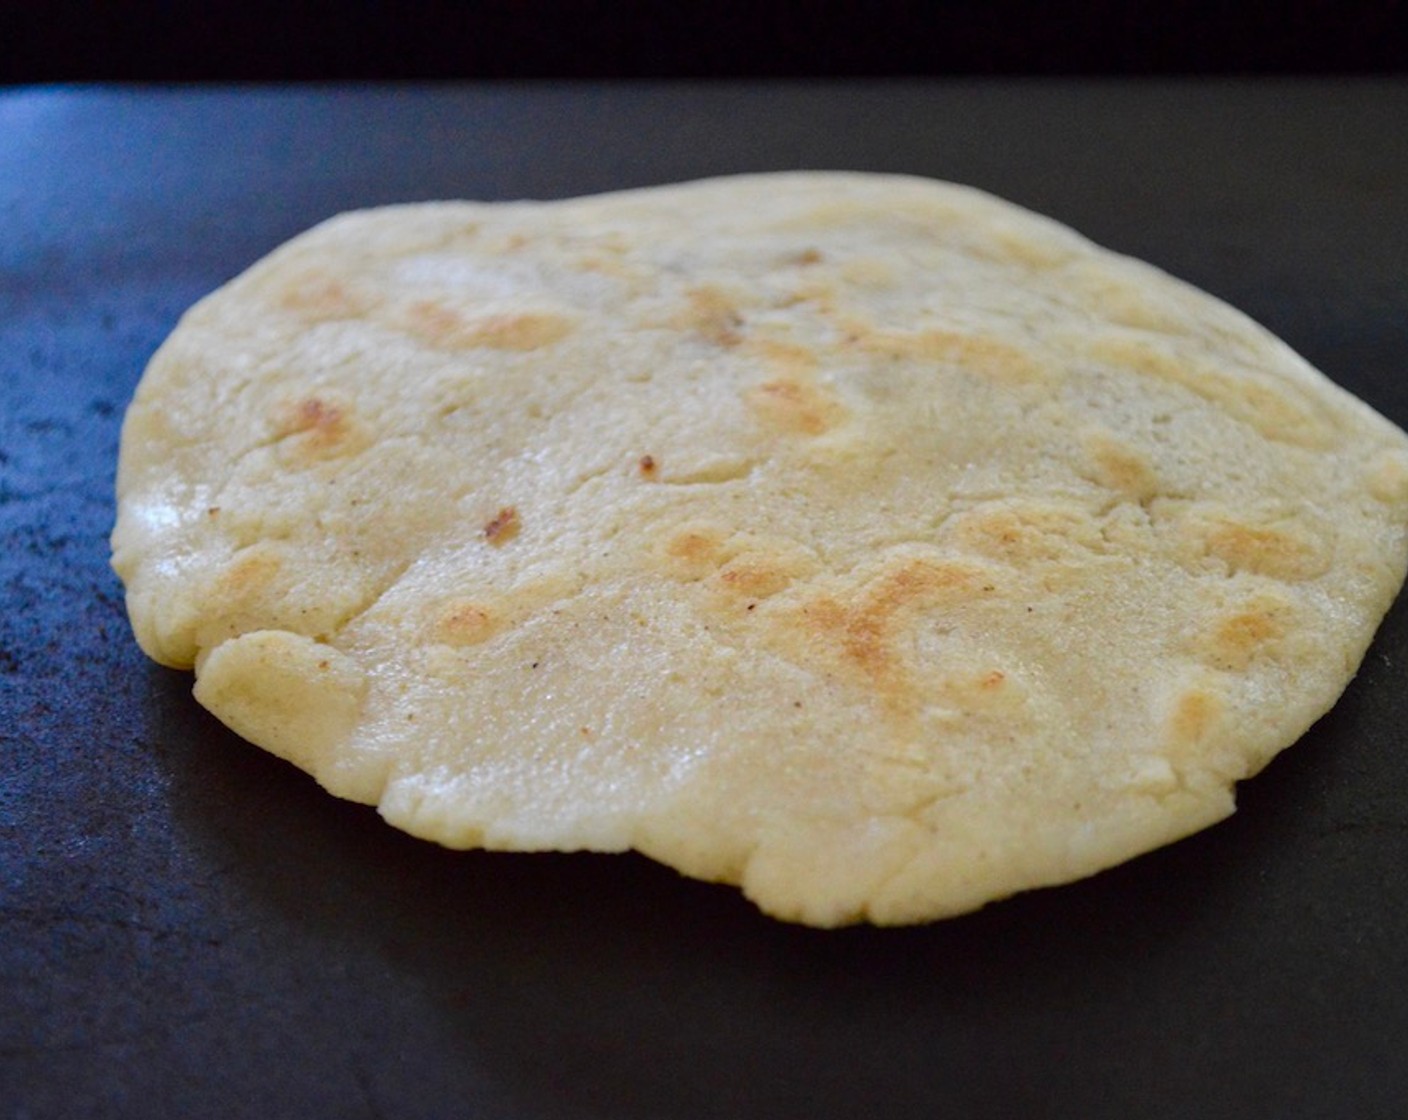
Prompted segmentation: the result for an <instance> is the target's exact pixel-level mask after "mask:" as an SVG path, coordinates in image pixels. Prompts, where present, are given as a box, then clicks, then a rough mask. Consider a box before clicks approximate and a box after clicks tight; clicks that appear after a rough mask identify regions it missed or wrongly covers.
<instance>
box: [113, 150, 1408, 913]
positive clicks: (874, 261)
mask: <svg viewBox="0 0 1408 1120" xmlns="http://www.w3.org/2000/svg"><path fill="white" fill-rule="evenodd" d="M118 495H119V508H118V521H117V527H116V530H115V532H114V538H113V541H114V565H115V567H116V569H117V571H118V572H119V574H120V575H121V577H122V579H123V580H124V581H125V583H126V585H127V589H128V606H129V610H130V614H131V618H132V623H133V626H134V628H135V631H136V634H137V637H138V640H139V641H140V642H141V644H142V647H143V648H144V649H145V650H146V651H147V652H148V653H149V654H150V655H151V656H152V657H154V658H156V659H157V660H159V661H161V662H163V663H165V664H167V665H173V666H183V667H191V666H193V667H194V668H195V670H196V676H197V683H196V697H197V699H198V700H199V701H200V702H201V703H203V704H204V705H206V706H207V707H208V708H209V709H210V710H211V711H212V712H214V713H215V715H217V716H218V717H219V718H220V719H222V720H223V721H225V722H226V723H227V724H228V725H229V726H230V727H231V728H233V729H234V730H235V731H237V732H238V733H240V734H241V735H243V736H245V737H247V738H248V739H250V740H252V741H253V742H255V743H257V744H259V745H260V746H262V747H265V748H267V749H268V750H270V751H272V752H273V753H275V754H277V755H280V756H282V757H284V758H286V759H288V760H289V761H291V762H293V763H295V764H296V765H297V766H299V767H302V768H303V769H305V770H307V771H308V772H310V773H311V774H313V775H314V776H315V777H316V778H317V780H318V781H319V782H321V783H322V784H323V785H324V786H325V787H326V788H327V789H329V790H330V791H332V792H333V793H335V794H337V795H339V796H342V797H348V798H352V799H355V800H357V801H363V802H367V803H369V804H374V805H377V806H379V807H380V811H381V813H382V815H383V816H384V817H385V818H386V819H387V820H388V821H389V822H391V823H392V824H393V825H395V826H397V827H398V828H402V829H405V830H406V831H408V832H411V833H414V834H415V835H417V836H423V837H426V838H429V839H431V840H435V841H438V842H440V843H442V844H445V845H449V846H451V847H463V848H469V847H485V848H496V849H518V850H524V849H565V850H571V849H592V850H599V851H615V850H622V849H635V850H638V851H641V852H644V853H646V854H647V855H649V856H651V857H653V858H655V859H657V860H660V861H663V862H664V863H667V864H669V865H671V866H673V867H675V868H678V869H679V870H680V871H682V872H684V873H685V874H687V875H692V876H698V877H701V878H705V879H711V880H718V881H722V882H727V883H736V884H740V885H741V886H742V888H743V890H744V891H745V892H746V893H747V895H748V897H749V898H751V899H753V900H754V901H755V902H756V903H757V904H758V905H759V906H760V907H761V908H762V909H764V910H765V911H767V912H768V913H771V914H774V915H776V916H778V917H781V918H786V919H791V920H795V921H800V922H806V923H810V924H815V925H838V924H843V923H848V922H855V921H862V920H868V921H873V922H877V923H905V922H919V921H925V920H929V919H933V918H937V917H941V916H944V915H950V914H955V913H959V912H962V911H965V910H970V909H973V908H975V907H978V906H981V905H982V904H984V903H986V902H988V901H990V900H992V899H995V898H999V897H1002V896H1005V895H1008V894H1011V893H1013V892H1015V891H1020V890H1024V889H1027V888H1031V887H1036V886H1042V885H1046V884H1053V883H1059V882H1063V881H1068V880H1071V879H1075V878H1078V877H1081V876H1084V875H1088V874H1090V873H1092V872H1095V871H1097V870H1099V869H1101V868H1104V867H1107V866H1110V865H1111V864H1114V863H1118V862H1120V861H1122V860H1125V859H1127V858H1129V857H1131V856H1133V855H1136V854H1138V853H1140V852H1143V851H1146V850H1148V849H1150V848H1153V847H1155V846H1157V845H1160V844H1163V843H1166V842H1168V841H1171V840H1174V839H1176V838H1178V837H1181V836H1184V835H1186V834H1188V833H1190V832H1193V831H1194V830H1196V829H1199V828H1202V827H1204V826H1205V825H1208V824H1211V823H1212V822H1214V821H1216V820H1218V819H1220V818H1222V817H1224V816H1226V815H1227V814H1228V813H1230V812H1231V811H1232V808H1233V793H1232V791H1233V786H1234V783H1235V782H1237V781H1238V780H1239V779H1242V778H1245V777H1247V776H1249V775H1251V774H1253V773H1254V772H1256V771H1257V770H1258V769H1259V768H1260V767H1261V766H1263V765H1264V764H1265V763H1266V762H1267V761H1268V760H1269V759H1270V758H1271V757H1272V756H1273V755H1274V754H1275V753H1276V752H1277V751H1279V750H1281V749H1282V748H1284V747H1286V746H1287V745H1288V744H1290V743H1292V742H1294V741H1295V740H1296V738H1297V737H1299V736H1300V735H1301V734H1302V733H1303V732H1304V731H1305V730H1306V728H1307V727H1309V726H1310V724H1311V723H1312V722H1313V721H1314V720H1315V719H1316V718H1317V717H1318V716H1320V715H1321V714H1322V713H1323V712H1324V711H1325V710H1326V709H1327V708H1328V707H1329V706H1330V705H1331V704H1332V703H1333V702H1334V701H1335V699H1336V698H1337V696H1338V695H1339V693H1340V692H1341V690H1342V689H1343V688H1344V686H1345V684H1346V683H1347V682H1348V680H1349V679H1350V677H1351V676H1352V675H1353V673H1354V671H1355V668H1356V666H1357V665H1358V663H1359V661H1360V659H1361V658H1362V656H1363V654H1364V651H1365V649H1366V647H1367V645H1368V643H1369V641H1370V639H1371V638H1372V636H1373V633H1374V630H1375V627H1376V626H1377V625H1378V622H1379V620H1380V619H1381V617H1382V616H1383V614H1384V612H1385V611H1386V610H1387V608H1388V606H1389V604H1390V602H1391V601H1392V599H1393V596H1394V594H1395V593H1396V591H1397V589H1398V587H1399V585H1400V583H1401V582H1402V579H1403V574H1404V567H1405V548H1406V544H1405V526H1408V440H1405V437H1404V435H1403V434H1402V433H1401V432H1400V431H1399V430H1398V429H1397V428H1395V427H1394V426H1393V425H1391V424H1390V423H1388V422H1387V421H1386V420H1384V419H1382V418H1381V417H1380V416H1378V415H1377V414H1376V413H1374V412H1373V411H1372V410H1370V409H1369V408H1368V407H1367V406H1365V405H1364V404H1362V403H1361V402H1359V401H1357V400H1355V399H1354V398H1352V397H1351V396H1349V395H1348V394H1346V393H1344V392H1343V391H1341V390H1340V389H1338V388H1337V387H1335V386H1334V385H1333V384H1331V383H1330V382H1329V381H1328V380H1327V379H1326V378H1325V377H1323V376H1322V375H1321V374H1319V373H1318V372H1316V371H1315V370H1314V369H1312V368H1311V367H1310V366H1309V365H1307V364H1306V363H1305V362H1304V361H1303V360H1302V359H1300V358H1299V357H1298V356H1296V355H1295V354H1294V353H1293V352H1292V351H1291V350H1289V349H1288V348H1287V347H1286V346H1285V345H1283V344H1282V343H1281V342H1279V341H1277V340H1276V339H1275V338H1273V337H1271V336H1270V335H1269V334H1267V333H1266V332H1265V331H1264V330H1262V329H1261V328H1260V327H1258V326H1256V325H1255V324H1254V323H1252V322H1251V321H1249V320H1248V319H1247V318H1245V317H1244V316H1243V315H1241V314H1239V313H1238V312H1236V311H1233V310H1232V309H1230V308H1228V307H1227V306H1225V305H1224V304H1222V303H1219V302H1218V301H1216V300H1215V299H1213V298H1212V297H1210V296H1208V295H1205V294H1203V293H1201V292H1198V291H1196V290H1194V289H1192V288H1190V287H1188V286H1187V285H1185V284H1182V283H1180V282H1178V281H1176V280H1173V279H1171V278H1170V277H1168V276H1167V275H1165V274H1163V273H1161V272H1159V271H1158V270H1156V269H1154V268H1152V267H1150V266H1148V265H1144V264H1140V263H1138V262H1136V261H1133V260H1129V259H1127V258H1124V257H1120V256H1117V255H1115V254H1113V253H1110V252H1108V251H1106V250H1103V249H1100V248H1098V247H1096V246H1095V245H1093V244H1091V243H1090V242H1088V241H1086V240H1085V239H1084V238H1082V237H1080V236H1079V235H1077V234H1075V233H1073V232H1071V231H1070V230H1068V229H1066V228H1065V227H1063V226H1060V225H1057V224H1055V223H1053V222H1051V221H1048V220H1046V219H1043V218H1041V217H1038V216H1036V215H1033V214H1031V213H1028V212H1026V211H1024V210H1021V209H1019V208H1017V207H1015V206H1012V205H1010V204H1007V203H1005V202H1001V201H999V200H997V199H994V198H992V197H990V196H988V195H985V194H982V193H980V192H977V191H973V190H970V189H966V188H962V187H957V186H953V185H949V184H944V183H938V182H933V181H928V180H921V179H914V178H908V177H897V176H879V175H858V174H831V173H798V174H787V175H766V176H745V177H736V178H726V179H716V180H709V181H705V182H700V183H692V184H685V185H679V186H671V187H663V188H655V189H651V190H641V191H632V192H625V193H618V194H611V195H603V196H598V197H592V198H583V199H573V200H569V201H562V202H548V203H539V202H516V203H487V204H481V203H467V202H451V203H435V204H425V205H413V206H400V207H389V208H385V209H379V210H372V211H367V212H361V213H353V214H347V215H344V216H341V217H338V218H335V219H333V220H332V221H330V222H327V223H325V224H324V225H321V226H319V227H318V228H316V229H314V230H312V231H311V232H309V233H306V234H304V235H302V236H301V237H299V238H297V239H295V240H294V241H292V242H291V243H289V244H288V245H286V246H284V247H283V248H281V249H279V250H278V251H276V252H275V253H273V254H272V255H271V256H270V257H268V258H267V259H265V260H264V261H262V262H260V263H259V264H257V265H255V266H254V267H253V268H252V269H250V270H249V271H248V272H246V273H245V274H244V275H242V276H240V277H239V278H238V279H236V280H235V281H233V282H232V283H231V284H229V285H228V286H226V287H224V288H222V289H221V290H220V291H218V292H216V293H215V294H214V295H212V296H210V297H209V298H207V299H206V300H204V301H202V302H201V303H200V304H198V305H197V306H196V307H195V308H194V309H192V310H191V311H190V312H189V313H188V314H187V315H186V317H185V318H184V319H183V320H182V322H181V324H180V326H179V327H178V328H177V329H176V331H175V333H174V334H173V335H172V337H171V338H170V340H169V341H168V342H167V343H166V344H165V345H164V346H163V347H162V349H161V350H160V352H159V353H158V354H157V355H156V357H155V358H154V359H153V361H152V363H151V366H150V368H149V369H148V370H147V373H146V376H145V377H144V378H143V381H142V383H141V386H140V387H139V389H138V391H137V395H136V399H135V401H134V403H133V405H132V407H131V409H130V411H129V413H128V416H127V420H126V425H125V428H124V431H123V441H122V455H121V463H120V470H119V477H118Z"/></svg>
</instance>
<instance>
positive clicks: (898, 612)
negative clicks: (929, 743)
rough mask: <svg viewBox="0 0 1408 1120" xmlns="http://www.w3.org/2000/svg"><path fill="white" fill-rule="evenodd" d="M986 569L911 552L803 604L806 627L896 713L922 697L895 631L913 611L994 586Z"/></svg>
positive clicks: (976, 593) (909, 709) (803, 620)
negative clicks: (851, 589) (845, 589)
mask: <svg viewBox="0 0 1408 1120" xmlns="http://www.w3.org/2000/svg"><path fill="white" fill-rule="evenodd" d="M992 586H993V585H992V584H991V583H990V582H985V580H984V577H983V573H982V572H981V571H980V570H978V569H976V568H972V567H969V566H967V565H962V564H955V563H951V562H946V561H942V560H938V559H931V558H926V557H907V558H904V559H902V560H899V561H898V562H897V563H895V564H893V565H892V566H891V567H890V568H889V569H888V570H886V571H884V572H882V573H880V574H879V575H877V576H875V577H874V578H872V579H871V580H869V581H868V582H866V583H865V584H864V585H863V586H862V587H861V588H860V589H859V592H858V593H856V594H852V595H847V596H845V597H841V596H839V595H837V594H834V593H833V594H823V595H819V596H817V597H815V598H813V599H812V600H811V601H810V602H808V603H806V604H805V605H803V606H802V607H801V609H800V616H801V617H800V622H801V625H802V628H803V630H804V632H808V633H810V634H811V635H812V636H813V637H814V639H815V640H817V641H818V642H819V643H820V645H821V648H822V649H823V650H824V649H826V648H831V649H834V650H835V651H836V652H838V653H839V654H840V656H841V660H842V663H843V664H844V665H846V666H847V667H848V668H849V669H850V670H851V671H853V672H856V673H858V674H859V675H860V676H861V677H862V679H864V680H865V681H866V682H867V684H868V686H869V688H870V689H872V690H873V691H874V692H876V693H877V694H879V696H880V697H881V699H882V700H883V701H884V703H885V704H886V706H887V707H888V708H890V709H891V710H892V711H893V712H895V713H897V714H903V713H906V712H909V711H911V710H912V709H913V708H914V707H915V705H916V704H917V702H918V696H917V694H916V690H915V687H914V685H913V683H912V681H911V679H910V674H909V670H908V668H907V666H906V663H905V660H904V658H903V656H902V655H901V654H900V653H899V652H897V651H896V650H895V648H894V637H895V634H896V632H897V631H898V630H900V628H901V627H902V625H903V623H904V621H905V620H906V619H907V618H908V617H909V616H910V614H911V613H912V612H913V611H915V610H919V609H923V608H934V607H942V606H946V605H950V604H954V603H957V602H962V601H966V600H970V599H972V598H974V597H975V596H978V595H981V594H983V593H984V589H985V588H991V587H992Z"/></svg>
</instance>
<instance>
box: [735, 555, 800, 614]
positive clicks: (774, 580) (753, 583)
mask: <svg viewBox="0 0 1408 1120" xmlns="http://www.w3.org/2000/svg"><path fill="white" fill-rule="evenodd" d="M796 574H797V573H796V572H795V570H792V569H790V568H789V566H788V565H785V564H779V563H778V562H777V561H776V560H775V559H774V558H771V557H765V556H759V555H756V554H752V553H745V554H744V555H742V556H739V557H736V558H734V559H733V560H730V561H729V562H728V563H727V564H725V565H724V566H723V567H722V568H721V569H720V570H719V582H720V583H721V584H722V585H723V586H724V587H725V588H727V589H728V590H729V591H733V592H736V593H737V594H739V595H742V596H745V597H747V598H749V599H766V598H767V597H768V596H769V595H776V594H777V593H778V592H779V591H782V590H783V589H785V588H786V587H787V586H788V585H789V584H790V583H791V582H792V581H793V579H795V578H796ZM749 609H750V610H751V609H752V607H749Z"/></svg>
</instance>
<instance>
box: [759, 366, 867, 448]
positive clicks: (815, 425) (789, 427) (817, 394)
mask: <svg viewBox="0 0 1408 1120" xmlns="http://www.w3.org/2000/svg"><path fill="white" fill-rule="evenodd" d="M745 400H746V401H747V402H748V404H749V406H751V407H752V409H753V411H754V412H755V413H757V415H758V416H759V417H760V418H761V419H763V420H764V421H766V422H768V423H770V424H772V425H773V426H774V427H777V428H781V429H782V430H784V431H790V432H797V433H800V434H803V435H809V436H818V435H821V434H822V433H823V432H826V431H828V430H830V429H831V428H834V427H835V426H836V425H837V424H839V423H840V422H841V421H842V419H844V417H845V413H846V410H845V407H844V406H843V405H842V404H841V402H840V401H838V400H837V399H836V397H835V396H834V395H833V394H832V393H830V392H828V391H827V390H825V389H822V388H820V387H818V386H815V385H809V384H806V383H804V382H801V381H795V380H792V379H791V378H779V379H777V380H775V381H768V382H765V383H763V384H762V385H758V386H755V387H754V388H752V389H750V390H748V392H747V394H746V396H745Z"/></svg>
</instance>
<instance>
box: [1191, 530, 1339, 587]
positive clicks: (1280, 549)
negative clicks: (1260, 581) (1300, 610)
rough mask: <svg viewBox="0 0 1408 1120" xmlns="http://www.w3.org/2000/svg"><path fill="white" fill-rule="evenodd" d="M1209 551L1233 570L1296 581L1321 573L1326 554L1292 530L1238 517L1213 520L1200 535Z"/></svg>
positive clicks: (1322, 572) (1326, 558)
mask: <svg viewBox="0 0 1408 1120" xmlns="http://www.w3.org/2000/svg"><path fill="white" fill-rule="evenodd" d="M1203 541H1204V544H1205V545H1206V547H1207V550H1208V552H1209V553H1210V554H1211V555H1213V556H1216V557H1217V558H1218V559H1219V560H1222V561H1223V562H1224V563H1226V564H1227V566H1228V567H1229V568H1230V569H1231V570H1232V571H1234V572H1242V571H1245V572H1254V573H1256V574H1257V575H1263V576H1270V577H1271V578H1272V579H1280V580H1287V581H1289V582H1299V581H1301V580H1308V579H1314V578H1316V577H1317V576H1321V575H1324V573H1325V572H1326V571H1327V570H1328V569H1329V566H1330V562H1329V559H1328V557H1327V556H1326V555H1325V554H1324V553H1323V552H1322V551H1321V549H1319V548H1317V547H1316V546H1315V545H1314V544H1313V543H1312V542H1310V541H1308V540H1306V539H1305V538H1304V537H1302V536H1300V535H1299V534H1297V533H1294V532H1288V531H1285V530H1282V529H1277V528H1273V527H1271V526H1266V525H1246V524H1243V523H1241V522H1238V521H1232V520H1223V521H1217V522H1214V523H1213V524H1212V525H1211V526H1209V527H1208V528H1207V529H1206V533H1205V536H1204V538H1203Z"/></svg>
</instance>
